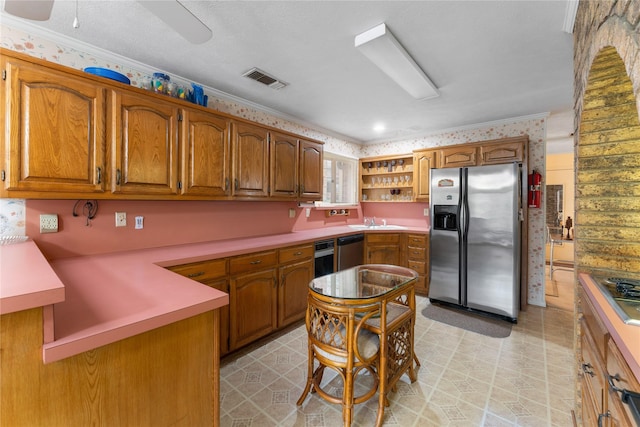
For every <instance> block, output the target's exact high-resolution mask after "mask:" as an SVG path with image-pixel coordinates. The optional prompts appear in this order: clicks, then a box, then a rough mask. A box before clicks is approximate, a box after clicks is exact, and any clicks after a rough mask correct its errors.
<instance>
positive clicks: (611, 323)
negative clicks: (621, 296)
mask: <svg viewBox="0 0 640 427" xmlns="http://www.w3.org/2000/svg"><path fill="white" fill-rule="evenodd" d="M578 279H579V281H580V283H581V284H582V288H583V289H584V290H585V293H586V295H587V297H588V298H589V300H590V301H591V303H592V304H593V306H594V308H595V309H596V311H597V312H598V315H599V316H600V318H601V319H602V321H603V322H604V324H605V327H606V328H607V330H608V331H609V333H610V334H611V337H612V338H613V341H614V342H615V343H616V345H617V346H618V348H619V349H620V353H622V355H623V356H624V358H625V360H626V362H627V364H628V365H629V368H630V369H631V371H632V372H633V374H634V375H635V377H636V380H638V381H640V327H638V326H634V325H627V324H625V323H624V322H623V321H622V319H620V317H619V316H618V314H617V313H616V312H615V310H614V309H613V307H611V305H610V304H609V302H608V301H607V300H606V298H605V297H604V295H602V292H601V291H600V290H599V289H598V287H597V285H596V283H595V281H594V280H593V278H592V277H591V276H590V275H588V274H586V273H579V274H578ZM634 337H635V345H636V346H637V347H638V348H637V349H635V351H634V349H632V348H631V345H633V341H634Z"/></svg>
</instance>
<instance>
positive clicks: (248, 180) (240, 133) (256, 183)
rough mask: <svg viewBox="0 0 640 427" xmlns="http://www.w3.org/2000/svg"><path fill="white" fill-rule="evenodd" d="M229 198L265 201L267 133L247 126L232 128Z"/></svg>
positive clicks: (240, 125) (235, 125)
mask: <svg viewBox="0 0 640 427" xmlns="http://www.w3.org/2000/svg"><path fill="white" fill-rule="evenodd" d="M231 157H232V158H233V160H232V161H233V168H232V178H233V183H232V195H234V196H253V197H266V196H267V195H268V194H269V193H268V187H269V132H268V131H267V130H266V129H264V128H261V127H259V126H254V125H250V124H246V123H235V124H234V125H233V142H232V156H231Z"/></svg>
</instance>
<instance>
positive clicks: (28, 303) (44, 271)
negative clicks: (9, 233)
mask: <svg viewBox="0 0 640 427" xmlns="http://www.w3.org/2000/svg"><path fill="white" fill-rule="evenodd" d="M64 299H65V289H64V285H63V284H62V281H61V280H60V279H59V278H58V276H57V275H56V273H55V272H54V271H53V270H52V269H51V266H50V265H49V262H48V261H47V260H46V258H45V257H44V255H42V252H40V249H38V246H37V245H36V244H35V242H33V241H31V240H29V241H26V242H21V243H14V244H11V245H0V314H8V313H13V312H16V311H22V310H28V309H30V308H35V307H44V306H47V305H51V304H55V303H58V302H61V301H64Z"/></svg>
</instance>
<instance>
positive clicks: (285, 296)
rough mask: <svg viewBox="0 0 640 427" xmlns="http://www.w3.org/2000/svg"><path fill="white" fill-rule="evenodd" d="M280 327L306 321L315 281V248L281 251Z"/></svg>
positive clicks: (301, 247)
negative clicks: (310, 285) (310, 295)
mask: <svg viewBox="0 0 640 427" xmlns="http://www.w3.org/2000/svg"><path fill="white" fill-rule="evenodd" d="M279 260H280V267H279V268H278V278H279V281H280V284H279V286H278V327H279V328H281V327H283V326H287V325H290V324H291V323H293V322H296V321H298V320H300V319H304V315H305V312H306V309H307V294H308V292H309V291H308V290H309V283H310V282H311V280H313V276H314V267H313V246H312V245H304V246H294V247H289V248H284V249H280V251H279Z"/></svg>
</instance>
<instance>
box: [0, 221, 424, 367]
mask: <svg viewBox="0 0 640 427" xmlns="http://www.w3.org/2000/svg"><path fill="white" fill-rule="evenodd" d="M375 231H376V232H396V233H397V232H418V233H427V232H428V231H427V230H426V229H424V228H413V227H409V228H407V229H406V230H375ZM358 232H361V231H358V230H354V229H352V228H350V227H348V226H338V227H327V228H319V229H313V230H305V231H298V232H292V233H286V234H279V235H272V236H262V237H255V238H243V239H233V240H223V241H214V242H205V243H194V244H185V245H177V246H167V247H161V248H153V249H145V250H136V251H130V252H121V253H113V254H105V255H95V256H86V257H75V258H65V259H59V260H55V261H53V262H51V264H50V268H48V271H44V272H40V271H39V270H38V271H36V274H42V275H43V277H56V275H57V277H58V278H59V280H58V282H57V283H58V284H59V285H60V287H59V292H62V294H61V295H62V296H58V298H57V299H53V300H52V299H46V300H42V301H41V300H40V299H38V298H35V296H34V295H33V294H32V293H31V294H29V293H25V292H23V291H24V290H26V289H28V287H27V286H24V284H22V283H21V282H16V283H15V285H14V284H13V280H15V279H14V277H17V276H19V275H20V274H23V275H24V273H25V272H29V274H27V276H28V277H29V278H30V279H31V282H33V283H35V282H39V280H36V278H37V277H38V278H39V276H37V275H36V274H33V271H34V268H33V267H32V263H33V260H34V259H38V260H39V259H41V260H44V257H43V256H42V254H41V253H40V251H39V250H37V246H35V244H32V247H33V249H34V250H37V254H36V253H31V254H28V256H27V254H23V256H22V258H20V257H19V252H20V251H19V250H15V251H14V250H11V251H9V252H11V253H12V255H11V258H9V257H6V254H5V252H0V256H2V258H0V259H1V260H2V267H3V268H2V276H0V277H1V278H2V279H3V282H2V287H1V288H2V289H3V290H2V300H1V301H0V302H1V303H2V304H3V307H4V304H5V302H4V299H5V290H4V288H5V283H4V282H5V277H6V279H7V280H9V281H11V283H12V285H10V286H7V291H8V290H11V291H12V292H13V293H14V294H18V295H17V296H19V297H20V298H21V299H22V301H23V303H22V304H21V305H20V306H19V307H23V308H18V309H20V310H22V309H26V308H30V307H35V306H43V305H46V304H55V305H54V309H53V316H45V319H44V322H45V330H47V329H53V330H54V331H55V333H54V336H55V339H54V340H53V341H51V342H48V343H45V344H44V346H43V359H44V361H45V363H50V362H54V361H57V360H60V359H63V358H66V357H70V356H73V355H76V354H79V353H82V352H85V351H88V350H91V349H94V348H97V347H99V346H102V345H106V344H110V343H112V342H115V341H118V340H121V339H124V338H128V337H130V336H133V335H136V334H139V333H142V332H146V331H149V330H152V329H155V328H158V327H161V326H165V325H168V324H170V323H173V322H176V321H179V320H182V319H186V318H188V317H191V316H195V315H197V314H201V313H204V312H206V311H209V310H213V309H216V308H219V307H221V306H224V305H226V304H228V303H229V295H228V294H226V293H224V292H220V291H218V290H215V289H213V288H210V287H208V286H203V285H201V284H200V283H197V282H195V281H193V280H191V279H187V278H185V277H182V276H180V275H178V274H176V273H173V272H171V271H169V270H166V269H165V268H163V267H169V266H173V265H179V264H185V263H190V262H197V261H204V260H209V259H215V258H222V257H227V256H234V255H239V254H243V253H248V252H254V251H261V250H268V249H275V248H278V247H282V246H287V245H295V244H302V243H309V242H313V241H315V240H318V239H325V238H332V237H337V236H341V235H346V234H355V233H358ZM11 246H15V245H11ZM7 247H9V246H7ZM14 252H15V253H14ZM5 257H6V258H5ZM38 257H40V258H38ZM5 259H7V260H9V259H10V260H11V261H12V262H11V264H10V265H9V263H8V262H7V263H6V264H7V265H5ZM48 266H49V264H48V263H47V262H46V260H44V264H43V269H44V270H47V268H46V267H48ZM7 267H10V268H7ZM62 284H64V287H62ZM22 286H24V287H22ZM48 292H53V291H52V290H48ZM6 295H7V298H9V297H12V295H10V294H8V293H7V294H6ZM30 295H31V296H30ZM14 297H16V295H14ZM41 302H42V303H41ZM13 306H15V304H14V305H13ZM14 311H15V310H14ZM48 322H53V326H52V325H48V324H47V323H48Z"/></svg>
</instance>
